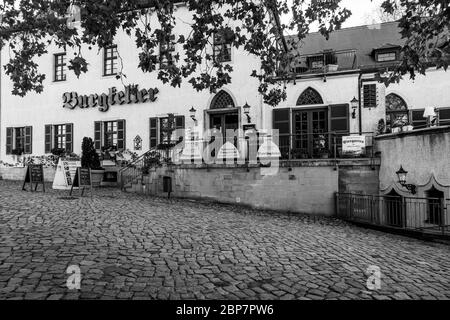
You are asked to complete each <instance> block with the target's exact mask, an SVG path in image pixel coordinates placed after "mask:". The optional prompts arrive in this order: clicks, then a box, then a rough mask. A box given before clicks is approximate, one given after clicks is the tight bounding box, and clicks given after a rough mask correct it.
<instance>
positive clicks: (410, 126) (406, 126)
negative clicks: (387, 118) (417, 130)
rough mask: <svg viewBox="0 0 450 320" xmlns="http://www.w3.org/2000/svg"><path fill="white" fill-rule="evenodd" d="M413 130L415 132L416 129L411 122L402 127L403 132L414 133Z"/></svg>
mask: <svg viewBox="0 0 450 320" xmlns="http://www.w3.org/2000/svg"><path fill="white" fill-rule="evenodd" d="M412 130H414V127H413V126H412V125H411V124H410V123H409V122H406V123H405V124H404V125H403V126H402V131H412Z"/></svg>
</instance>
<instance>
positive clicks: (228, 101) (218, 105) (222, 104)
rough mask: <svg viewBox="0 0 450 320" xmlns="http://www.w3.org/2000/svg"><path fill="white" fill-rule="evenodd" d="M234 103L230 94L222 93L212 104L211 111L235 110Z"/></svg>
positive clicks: (217, 95)
mask: <svg viewBox="0 0 450 320" xmlns="http://www.w3.org/2000/svg"><path fill="white" fill-rule="evenodd" d="M234 107H235V105H234V101H233V98H232V97H231V96H230V94H229V93H228V92H226V91H224V90H222V91H220V92H219V93H218V94H216V96H215V97H214V98H213V100H212V102H211V109H225V108H234Z"/></svg>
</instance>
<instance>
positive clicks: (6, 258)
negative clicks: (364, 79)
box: [0, 181, 450, 300]
mask: <svg viewBox="0 0 450 320" xmlns="http://www.w3.org/2000/svg"><path fill="white" fill-rule="evenodd" d="M20 189H21V185H20V184H19V183H12V182H5V181H0V239H1V246H0V299H287V300H293V299H313V300H315V299H377V300H379V299H449V298H450V247H449V246H447V245H444V244H437V243H431V242H424V241H421V240H416V239H410V238H407V237H402V236H396V235H391V234H386V233H382V232H378V231H372V230H365V229H363V228H359V227H356V226H353V225H350V224H347V223H345V222H341V221H339V220H335V219H332V218H314V217H308V216H301V215H288V214H281V213H273V212H265V211H258V210H253V209H248V208H242V207H235V206H231V205H220V204H209V203H203V202H196V201H189V200H175V199H170V200H169V199H162V198H150V197H143V196H139V195H134V194H133V195H132V194H126V193H121V192H120V191H118V190H116V189H102V190H95V192H94V197H93V198H92V199H91V198H90V197H84V198H70V197H68V192H62V191H53V190H51V189H50V188H49V187H48V188H47V189H48V192H47V193H32V192H23V191H20ZM71 265H77V266H79V267H80V269H81V289H80V290H69V289H68V288H67V286H66V281H67V279H68V277H69V276H70V275H69V274H67V273H66V270H67V268H68V267H69V266H71ZM369 266H378V267H379V268H380V269H381V289H379V290H374V291H371V290H369V289H368V288H367V286H366V283H367V279H368V275H367V274H366V270H367V268H368V267H369Z"/></svg>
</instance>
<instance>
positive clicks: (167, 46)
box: [159, 34, 176, 69]
mask: <svg viewBox="0 0 450 320" xmlns="http://www.w3.org/2000/svg"><path fill="white" fill-rule="evenodd" d="M174 52H176V42H175V35H173V34H170V35H168V36H166V37H164V41H160V43H159V68H160V69H167V68H169V66H171V65H173V63H174V59H173V53H174ZM164 58H166V60H167V61H166V62H163V60H164Z"/></svg>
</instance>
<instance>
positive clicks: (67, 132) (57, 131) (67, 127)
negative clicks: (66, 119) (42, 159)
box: [45, 123, 73, 154]
mask: <svg viewBox="0 0 450 320" xmlns="http://www.w3.org/2000/svg"><path fill="white" fill-rule="evenodd" d="M72 141H73V124H71V123H68V124H58V125H52V124H48V125H46V126H45V153H47V154H48V153H51V152H52V150H53V149H56V148H58V149H64V150H65V151H66V152H73V142H72Z"/></svg>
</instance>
